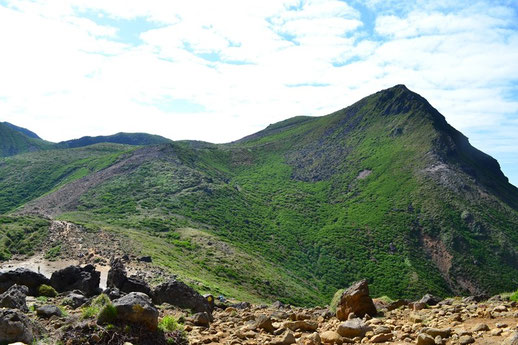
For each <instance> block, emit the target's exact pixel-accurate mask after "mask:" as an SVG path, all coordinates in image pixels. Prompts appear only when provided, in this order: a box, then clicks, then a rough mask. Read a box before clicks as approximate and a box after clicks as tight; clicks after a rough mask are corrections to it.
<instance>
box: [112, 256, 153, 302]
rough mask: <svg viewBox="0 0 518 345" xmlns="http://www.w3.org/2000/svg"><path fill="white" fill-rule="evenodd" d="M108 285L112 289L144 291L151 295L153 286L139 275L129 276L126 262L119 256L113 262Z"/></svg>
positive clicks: (126, 291) (127, 291) (128, 291)
mask: <svg viewBox="0 0 518 345" xmlns="http://www.w3.org/2000/svg"><path fill="white" fill-rule="evenodd" d="M106 286H107V287H108V288H111V289H113V288H117V289H119V291H121V292H124V293H130V292H142V293H145V294H146V295H148V296H151V288H150V287H149V285H148V284H147V283H146V282H145V281H143V280H141V279H139V278H137V277H128V276H127V273H126V269H125V268H124V264H123V263H122V260H121V259H119V258H117V259H114V260H112V262H111V267H110V270H109V271H108V279H107V281H106Z"/></svg>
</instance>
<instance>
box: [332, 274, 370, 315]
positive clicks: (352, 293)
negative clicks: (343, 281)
mask: <svg viewBox="0 0 518 345" xmlns="http://www.w3.org/2000/svg"><path fill="white" fill-rule="evenodd" d="M351 313H354V314H355V315H356V316H360V317H363V316H364V315H366V314H368V315H370V316H374V315H376V314H377V311H376V307H375V306H374V302H373V301H372V298H371V297H370V296H369V286H368V284H367V280H361V281H359V282H356V283H354V284H353V285H351V286H350V287H349V288H348V289H347V290H345V291H344V292H343V293H342V296H341V297H340V302H339V303H338V306H337V308H336V317H337V318H338V319H339V320H342V321H344V320H347V318H348V317H349V314H351Z"/></svg>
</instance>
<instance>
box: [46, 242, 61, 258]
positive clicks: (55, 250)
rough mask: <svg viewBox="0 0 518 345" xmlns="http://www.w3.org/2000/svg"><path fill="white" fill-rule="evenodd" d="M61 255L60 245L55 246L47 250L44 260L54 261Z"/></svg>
mask: <svg viewBox="0 0 518 345" xmlns="http://www.w3.org/2000/svg"><path fill="white" fill-rule="evenodd" d="M60 255H61V244H58V245H55V246H54V247H52V248H50V249H49V250H47V252H46V253H45V259H47V260H50V261H54V260H56V259H58V258H59V256H60Z"/></svg>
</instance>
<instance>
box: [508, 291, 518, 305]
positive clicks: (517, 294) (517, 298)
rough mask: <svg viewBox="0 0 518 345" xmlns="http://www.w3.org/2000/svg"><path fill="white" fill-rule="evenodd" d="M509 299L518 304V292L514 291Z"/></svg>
mask: <svg viewBox="0 0 518 345" xmlns="http://www.w3.org/2000/svg"><path fill="white" fill-rule="evenodd" d="M509 299H510V300H511V301H514V302H518V290H516V291H515V292H514V293H513V294H511V296H509Z"/></svg>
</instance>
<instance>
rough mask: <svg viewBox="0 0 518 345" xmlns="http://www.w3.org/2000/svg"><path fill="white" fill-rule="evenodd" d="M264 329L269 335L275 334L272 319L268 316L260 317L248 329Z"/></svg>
mask: <svg viewBox="0 0 518 345" xmlns="http://www.w3.org/2000/svg"><path fill="white" fill-rule="evenodd" d="M258 328H259V329H264V330H265V331H266V332H268V333H273V332H274V331H275V328H274V327H273V325H272V319H270V318H269V317H268V316H266V315H258V316H257V317H256V318H255V320H254V321H252V322H251V323H250V324H249V325H248V329H258Z"/></svg>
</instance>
